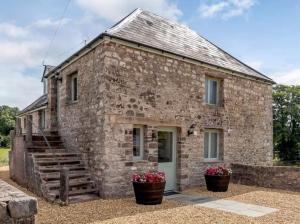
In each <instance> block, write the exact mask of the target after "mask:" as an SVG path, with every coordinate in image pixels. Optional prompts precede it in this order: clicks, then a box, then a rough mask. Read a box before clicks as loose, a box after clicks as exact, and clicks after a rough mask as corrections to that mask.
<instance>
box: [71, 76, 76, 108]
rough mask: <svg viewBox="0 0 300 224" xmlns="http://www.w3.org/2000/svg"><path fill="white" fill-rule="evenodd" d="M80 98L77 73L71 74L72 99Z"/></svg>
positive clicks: (74, 100)
mask: <svg viewBox="0 0 300 224" xmlns="http://www.w3.org/2000/svg"><path fill="white" fill-rule="evenodd" d="M77 100H78V77H77V74H74V75H72V76H71V101H72V102H76V101H77Z"/></svg>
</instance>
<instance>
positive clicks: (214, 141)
mask: <svg viewBox="0 0 300 224" xmlns="http://www.w3.org/2000/svg"><path fill="white" fill-rule="evenodd" d="M217 154H218V133H211V136H210V158H212V159H216V158H218V155H217Z"/></svg>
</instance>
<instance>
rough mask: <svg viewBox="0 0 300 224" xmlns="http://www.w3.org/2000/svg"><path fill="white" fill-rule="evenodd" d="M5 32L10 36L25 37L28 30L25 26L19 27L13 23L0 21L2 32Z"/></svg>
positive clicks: (0, 31) (0, 30)
mask: <svg viewBox="0 0 300 224" xmlns="http://www.w3.org/2000/svg"><path fill="white" fill-rule="evenodd" d="M1 33H2V34H4V35H6V36H8V37H13V38H17V37H25V36H26V35H27V34H28V32H27V30H26V29H24V28H23V27H18V26H16V25H14V24H11V23H0V34H1Z"/></svg>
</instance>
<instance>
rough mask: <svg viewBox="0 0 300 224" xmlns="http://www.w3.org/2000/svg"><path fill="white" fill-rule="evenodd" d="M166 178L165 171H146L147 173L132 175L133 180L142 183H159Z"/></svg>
mask: <svg viewBox="0 0 300 224" xmlns="http://www.w3.org/2000/svg"><path fill="white" fill-rule="evenodd" d="M165 180H166V178H165V173H163V172H153V171H150V172H146V173H135V174H133V175H132V181H133V182H140V183H157V182H164V181H165Z"/></svg>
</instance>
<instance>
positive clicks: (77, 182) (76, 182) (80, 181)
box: [45, 177, 94, 190]
mask: <svg viewBox="0 0 300 224" xmlns="http://www.w3.org/2000/svg"><path fill="white" fill-rule="evenodd" d="M93 183H94V182H93V181H92V180H91V178H89V177H84V178H76V179H71V180H70V181H69V187H70V188H72V187H85V186H86V187H88V186H91V185H92V184H93ZM45 186H46V187H47V188H48V189H49V190H54V189H59V188H60V181H59V180H53V181H52V180H51V181H47V182H46V183H45Z"/></svg>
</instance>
